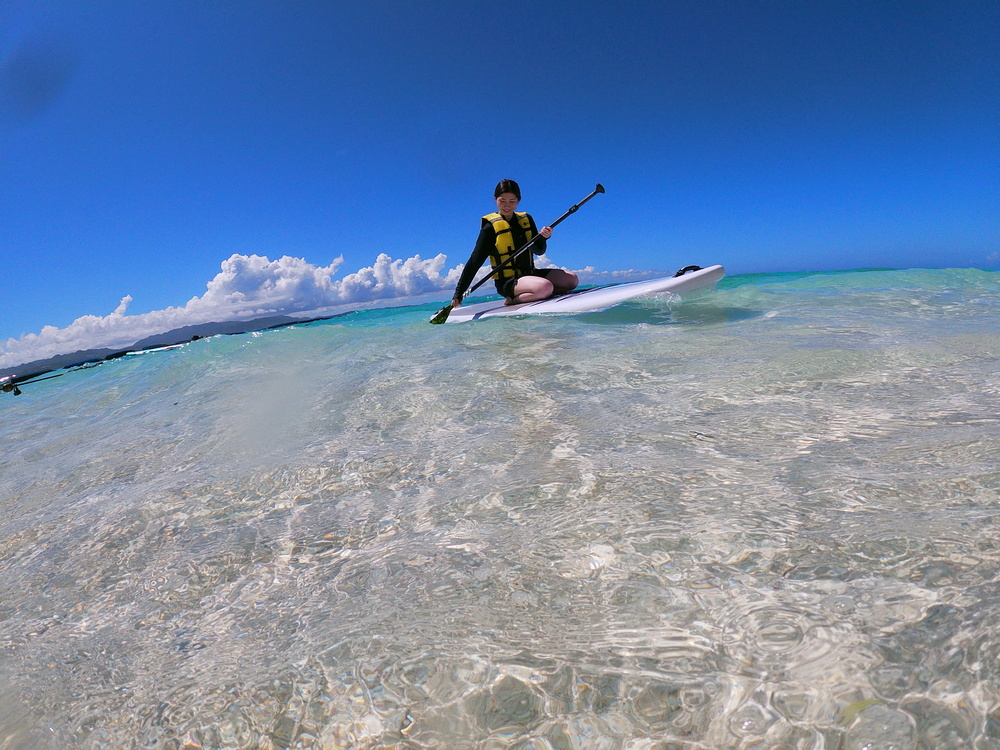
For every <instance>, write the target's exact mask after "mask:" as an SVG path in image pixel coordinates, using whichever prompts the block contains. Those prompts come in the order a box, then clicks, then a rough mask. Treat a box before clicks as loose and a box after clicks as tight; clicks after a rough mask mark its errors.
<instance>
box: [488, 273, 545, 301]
mask: <svg viewBox="0 0 1000 750" xmlns="http://www.w3.org/2000/svg"><path fill="white" fill-rule="evenodd" d="M552 270H553V269H551V268H536V269H535V270H534V271H533V272H532V273H524V274H521V276H541V277H542V278H543V279H545V278H548V275H549V273H550V272H551V271H552ZM521 276H515V277H514V278H513V279H507V280H506V281H498V282H497V285H496V287H497V293H498V294H499V295H500V296H501V297H503V298H504V299H510V298H511V297H513V296H514V285H515V284H517V280H518V279H519V278H521Z"/></svg>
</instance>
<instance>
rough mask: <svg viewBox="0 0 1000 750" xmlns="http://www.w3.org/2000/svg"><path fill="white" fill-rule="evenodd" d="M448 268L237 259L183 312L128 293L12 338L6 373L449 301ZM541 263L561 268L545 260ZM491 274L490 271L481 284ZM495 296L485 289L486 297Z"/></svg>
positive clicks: (455, 273) (603, 277)
mask: <svg viewBox="0 0 1000 750" xmlns="http://www.w3.org/2000/svg"><path fill="white" fill-rule="evenodd" d="M446 262H447V256H446V255H444V254H438V255H436V256H434V257H433V258H428V259H426V260H425V259H423V258H421V257H420V256H419V255H416V256H414V257H412V258H407V259H406V260H393V259H392V258H391V257H390V256H389V255H386V254H385V253H381V254H380V255H379V256H378V258H376V259H375V262H374V263H373V264H372V265H371V266H369V267H367V268H362V269H360V270H358V271H355V272H354V273H352V274H348V275H347V276H345V277H343V278H342V279H335V278H334V276H335V274H336V273H337V270H338V269H339V268H340V266H341V265H342V264H343V257H338V258H336V259H335V260H334V261H333V262H332V263H331V264H330V265H328V266H316V265H313V264H312V263H309V262H308V261H306V260H305V259H303V258H293V257H291V256H288V255H283V256H282V257H280V258H278V259H277V260H270V259H268V258H267V257H264V256H261V255H239V254H235V255H232V256H231V257H229V258H228V259H227V260H225V261H224V262H223V263H222V268H221V271H220V272H219V273H218V274H217V275H216V276H215V278H214V279H212V280H211V281H209V282H208V285H207V288H206V291H205V293H204V294H203V295H201V296H200V297H193V298H191V299H190V300H189V301H188V303H187V304H186V305H184V306H183V307H167V308H166V309H164V310H154V311H152V312H148V313H142V314H139V315H129V314H128V306H129V304H130V303H131V302H132V297H131V295H126V296H125V297H123V298H122V301H121V303H120V304H119V305H118V307H117V308H116V309H115V310H114V312H112V313H111V314H109V315H104V316H100V315H84V316H82V317H80V318H77V319H76V320H74V321H73V322H72V323H70V324H69V325H68V326H66V327H65V328H57V327H56V326H45V327H44V328H42V330H41V331H40V332H39V333H29V334H25V335H24V336H21V337H20V338H16V339H15V338H10V339H7V340H6V341H5V342H3V343H2V344H0V367H14V366H16V365H20V364H24V363H26V362H33V361H36V360H41V359H46V358H48V357H55V356H59V355H63V354H70V353H73V352H76V351H82V350H87V349H103V348H108V349H114V348H125V347H129V346H131V345H132V344H134V343H135V342H136V341H139V340H141V339H144V338H147V337H149V336H156V335H158V334H162V333H166V332H168V331H172V330H174V329H177V328H182V327H184V326H191V325H201V324H205V323H221V322H228V321H234V320H251V319H254V318H260V317H270V316H281V315H287V316H291V317H302V318H306V317H320V316H322V315H324V314H326V313H330V314H333V313H336V312H338V311H342V310H343V309H345V308H347V309H357V308H360V307H378V306H380V305H387V304H405V303H407V302H408V301H413V300H415V299H417V298H420V297H426V296H428V295H431V294H434V293H440V294H441V299H442V300H444V299H445V298H447V297H450V294H451V292H452V290H454V288H455V285H456V284H457V283H458V277H459V275H460V274H461V273H462V269H463V265H462V264H460V265H458V266H456V267H454V268H451V269H446V268H445V264H446ZM538 265H539V267H554V266H553V265H552V264H551V263H549V262H547V260H545V259H542V258H540V259H538ZM488 271H489V269H488V267H486V268H484V269H483V270H482V271H481V272H480V274H479V278H481V277H482V276H484V275H486V274H487V273H488ZM577 273H578V274H579V275H580V276H581V279H586V280H587V281H589V282H590V283H597V282H599V281H623V280H625V279H626V278H627V277H630V276H634V275H635V272H631V271H615V272H604V273H602V272H595V271H594V269H593V268H592V267H588V268H585V269H582V270H580V271H577ZM492 291H493V290H492V288H490V289H488V290H487V289H484V290H483V293H489V292H492Z"/></svg>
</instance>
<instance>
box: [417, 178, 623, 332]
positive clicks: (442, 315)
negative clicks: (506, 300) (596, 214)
mask: <svg viewBox="0 0 1000 750" xmlns="http://www.w3.org/2000/svg"><path fill="white" fill-rule="evenodd" d="M603 192H604V186H603V185H602V184H601V183H599V182H598V183H597V187H596V188H594V192H592V193H591V194H590V195H588V196H587V197H586V198H584V199H583V200H582V201H580V202H579V203H577V204H576V205H575V206H573V207H572V208H570V209H569V210H568V211H567V212H566V213H564V214H563V215H562V216H560V217H559V218H558V219H556V220H555V221H553V222H552V223H551V224H549V225H548V226H550V227H554V226H555V225H556V224H558V223H559V222H560V221H562V220H563V219H565V218H566V217H567V216H569V215H570V214H573V213H576V211H577V209H578V208H580V206H582V205H583V204H584V203H586V202H587V201H589V200H590V199H591V198H593V197H594V196H595V195H597V194H598V193H603ZM539 237H541V235H540V234H536V235H535V236H534V237H532V238H531V239H530V240H528V241H527V242H526V243H524V245H522V246H521V248H520V249H519V250H518V251H517V252H515V253H514V254H513V255H511V256H510V257H509V258H507V260H505V261H504V262H503V263H501V264H500V265H499V266H497V267H496V268H494V269H493V270H492V271H490V272H489V273H488V274H487V275H486V276H484V277H483V278H481V279H480V280H479V281H477V282H476V283H475V284H473V285H472V287H470V288H469V289H467V290H466V292H465V294H463V295H462V299H465V298H466V297H468V296H469V295H470V294H472V293H473V292H474V291H476V290H477V289H478V288H479V287H481V286H482V285H483V284H484V283H485V282H486V281H488V280H489V279H490V278H492V277H493V276H496V275H497V273H499V272H500V271H502V270H503V269H504V268H506V267H507V266H509V265H510V264H511V263H513V262H514V259H515V258H517V257H518V256H519V255H521V253H523V252H525V251H526V250H527V249H528V248H530V247H531V246H532V245H533V244H534V243H535V240H537V239H538V238H539ZM451 310H452V306H451V305H450V304H447V305H445V306H444V307H442V308H441V309H440V310H439V311H438V313H437V315H435V316H434V317H433V318H431V323H435V324H437V323H444V322H445V321H446V320H448V316H449V315H451Z"/></svg>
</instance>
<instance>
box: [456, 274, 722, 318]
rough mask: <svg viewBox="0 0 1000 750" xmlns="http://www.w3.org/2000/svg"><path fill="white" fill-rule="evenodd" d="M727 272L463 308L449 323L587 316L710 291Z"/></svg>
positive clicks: (499, 301)
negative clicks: (649, 298) (642, 300)
mask: <svg viewBox="0 0 1000 750" xmlns="http://www.w3.org/2000/svg"><path fill="white" fill-rule="evenodd" d="M725 275H726V271H725V269H724V268H723V267H722V266H709V267H708V268H700V269H698V270H696V271H688V272H687V273H684V274H682V275H680V276H666V277H663V278H659V279H652V280H650V281H632V282H628V283H625V284H612V285H610V286H595V287H591V288H589V289H575V290H573V291H572V292H569V293H568V294H560V295H559V296H558V297H549V298H548V299H543V300H539V301H538V302H525V303H524V304H521V305H505V304H504V301H503V300H495V301H493V302H481V303H479V304H476V305H462V306H461V307H456V308H453V309H452V311H451V313H450V314H449V315H448V320H447V321H446V322H448V323H463V322H465V321H467V320H482V319H483V318H493V317H496V316H499V315H536V314H540V313H584V312H597V311H599V310H606V309H607V308H609V307H611V306H612V305H617V304H618V303H619V302H624V301H625V300H629V299H635V298H636V297H643V296H645V295H649V294H663V293H670V294H676V295H678V296H679V297H684V296H686V295H689V294H692V293H694V292H704V291H711V290H712V289H715V285H716V284H717V283H718V282H719V279H721V278H722V277H723V276H725Z"/></svg>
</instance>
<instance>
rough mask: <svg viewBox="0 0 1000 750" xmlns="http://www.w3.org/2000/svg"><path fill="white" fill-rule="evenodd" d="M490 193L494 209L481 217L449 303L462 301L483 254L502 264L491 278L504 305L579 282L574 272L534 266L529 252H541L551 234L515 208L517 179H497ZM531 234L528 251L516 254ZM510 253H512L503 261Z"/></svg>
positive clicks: (541, 296)
mask: <svg viewBox="0 0 1000 750" xmlns="http://www.w3.org/2000/svg"><path fill="white" fill-rule="evenodd" d="M493 197H494V198H496V202H497V211H496V213H491V214H486V216H484V217H483V223H482V227H481V229H480V230H479V239H478V240H476V247H475V249H473V251H472V255H471V256H469V262H468V263H466V264H465V269H464V270H463V271H462V277H461V278H460V279H459V280H458V285H457V286H456V287H455V295H454V297H453V299H452V301H451V306H452V307H458V306H459V305H461V304H462V297H463V296H464V295H465V290H466V289H468V288H469V284H471V283H472V279H473V278H474V277H475V275H476V272H477V271H478V270H479V267H480V266H482V265H483V263H485V262H486V259H487V258H489V259H490V264H491V265H492V267H493V268H497V266H502V268H501V269H500V271H499V272H498V273H497V275H496V276H495V277H494V279H493V282H494V284H496V287H497V292H498V293H499V294H500V295H501V296H503V297H504V298H505V299H506V300H507V303H506V304H508V305H516V304H520V303H522V302H536V301H537V300H540V299H546V298H547V297H551V296H552V295H553V294H563V293H565V292H568V291H570V290H571V289H575V288H576V285H577V284H578V283H579V279H577V277H576V274H574V273H572V272H570V271H563V270H562V269H561V268H535V263H534V260H533V259H532V257H531V256H532V254H534V255H541V254H542V253H544V252H545V241H546V240H547V239H548V238H549V237H551V236H552V227H542V228H541V230H539V229H536V227H535V220H534V219H532V218H531V216H530V215H529V214H527V213H525V212H523V211H517V210H516V209H517V204H518V202H519V201H520V200H521V188H519V187H518V185H517V183H516V182H514V181H513V180H500V182H499V183H497V187H496V190H494V191H493ZM535 235H541V236H540V237H538V239H536V240H535V242H534V244H533V245H532V246H531V252H524V253H521V254H520V255H516V253H517V251H518V250H520V249H521V248H522V247H524V246H525V245H526V244H527V243H528V241H529V240H530V239H531V238H532V237H535ZM512 256H516V257H514V258H513V260H512V261H510V262H509V263H507V264H506V265H503V264H504V263H505V262H507V261H508V260H510V259H511V257H512Z"/></svg>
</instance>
